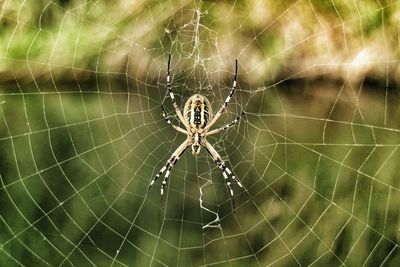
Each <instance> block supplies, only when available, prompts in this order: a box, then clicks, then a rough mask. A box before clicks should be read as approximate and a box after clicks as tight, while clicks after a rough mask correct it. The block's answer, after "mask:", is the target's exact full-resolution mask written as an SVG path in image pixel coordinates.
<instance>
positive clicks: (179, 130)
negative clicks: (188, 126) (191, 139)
mask: <svg viewBox="0 0 400 267" xmlns="http://www.w3.org/2000/svg"><path fill="white" fill-rule="evenodd" d="M161 110H162V113H161V114H162V116H163V118H164V119H165V121H166V122H167V123H168V124H169V125H170V126H171V127H172V128H174V129H175V130H177V131H178V132H181V133H184V134H189V133H188V131H186V130H184V129H182V128H181V127H179V126H176V125H174V124H173V123H172V121H171V120H170V119H169V117H168V115H167V113H166V112H165V109H164V106H163V105H161Z"/></svg>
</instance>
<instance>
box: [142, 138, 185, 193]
mask: <svg viewBox="0 0 400 267" xmlns="http://www.w3.org/2000/svg"><path fill="white" fill-rule="evenodd" d="M189 145H190V139H188V140H186V141H185V142H183V143H182V144H181V145H180V146H179V147H178V148H177V149H176V150H175V151H174V153H172V156H171V157H170V158H169V159H168V160H167V163H166V164H165V165H164V166H163V167H162V168H161V170H160V171H159V172H158V173H157V175H156V176H155V177H154V178H153V179H152V180H151V182H150V185H149V188H148V189H147V191H149V190H150V188H151V187H152V185H153V184H154V182H155V181H157V179H158V178H159V177H160V176H161V175H162V174H163V173H164V172H165V171H167V172H166V173H165V178H164V181H165V184H166V179H168V176H169V174H170V172H171V169H172V167H173V166H174V164H175V163H176V162H177V161H178V159H179V157H180V156H181V155H182V153H183V152H184V151H185V150H186V148H187V147H188V146H189ZM164 181H163V183H162V185H161V199H162V195H163V193H164V188H165V184H164Z"/></svg>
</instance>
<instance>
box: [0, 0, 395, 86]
mask: <svg viewBox="0 0 400 267" xmlns="http://www.w3.org/2000/svg"><path fill="white" fill-rule="evenodd" d="M196 10H199V11H200V14H197V13H196V12H197V11H196ZM398 10H400V9H399V3H398V2H393V1H376V0H367V1H345V0H335V1H331V0H313V1H261V0H251V1H235V4H234V5H232V3H230V2H229V1H216V2H214V1H204V2H203V1H192V0H187V1H184V0H182V1H178V2H176V3H175V4H172V3H171V2H170V1H126V0H119V1H86V2H82V1H68V0H63V1H44V0H38V1H22V0H16V1H5V2H4V3H3V4H2V10H1V14H2V16H1V21H0V23H1V33H0V34H1V36H2V41H1V43H0V46H1V47H0V51H1V57H2V58H3V59H4V60H3V61H2V62H1V65H0V70H1V72H2V75H1V77H2V79H3V80H13V79H24V80H28V81H32V80H35V81H36V82H40V81H47V80H49V79H52V80H79V81H82V80H87V79H91V78H92V79H95V78H98V77H99V76H101V75H103V76H112V77H113V78H117V79H124V77H125V75H126V74H127V75H128V76H129V77H131V78H133V79H139V80H143V79H145V78H149V77H152V78H153V79H156V78H157V77H158V73H159V66H160V65H163V63H164V61H165V54H167V53H169V52H172V53H173V54H175V56H193V54H192V53H191V52H195V51H194V50H196V49H198V50H199V51H197V52H198V53H201V57H202V58H203V59H206V58H208V57H212V56H213V55H215V54H216V53H218V54H219V56H220V57H222V58H223V60H224V62H231V61H232V57H236V56H238V57H239V60H240V61H241V65H242V66H244V68H245V70H246V72H247V73H249V74H251V75H252V77H254V79H252V80H251V81H249V82H251V83H254V81H260V80H262V81H264V82H267V81H271V80H276V79H277V77H278V78H287V77H291V76H293V75H294V76H296V77H302V78H314V77H318V76H321V75H323V76H325V77H326V78H329V79H348V77H351V79H353V80H354V81H359V80H360V79H363V78H365V77H369V78H372V79H374V80H382V79H383V80H385V79H386V78H387V77H389V78H390V79H391V80H393V81H395V82H398V80H397V78H396V77H399V76H400V75H398V74H399V67H398V65H399V64H395V63H396V62H393V60H394V59H398V58H399V45H398V39H399V35H398V30H397V28H398V24H399V22H400V14H399V11H398ZM198 15H199V17H198ZM198 18H200V20H199V22H200V27H198V26H199V25H198V23H197V22H198V21H197V19H198ZM196 28H197V29H198V30H199V37H200V40H201V41H200V42H201V44H196V43H195V42H196V40H194V38H195V36H194V35H195V32H196ZM360 55H364V56H365V55H367V56H365V57H364V58H362V62H359V61H360ZM160 56H162V58H159V57H160ZM206 64H209V65H212V64H215V62H208V63H206ZM383 64H386V66H385V67H384V68H382V66H383ZM355 65H357V67H356V68H355ZM182 68H183V69H186V68H187V66H183V67H182ZM210 68H211V67H210ZM211 69H212V68H211ZM114 75H115V76H114Z"/></svg>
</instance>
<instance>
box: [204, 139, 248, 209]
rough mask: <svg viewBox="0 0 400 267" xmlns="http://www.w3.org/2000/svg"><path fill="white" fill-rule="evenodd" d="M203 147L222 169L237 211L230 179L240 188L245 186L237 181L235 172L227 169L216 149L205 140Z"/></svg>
mask: <svg viewBox="0 0 400 267" xmlns="http://www.w3.org/2000/svg"><path fill="white" fill-rule="evenodd" d="M203 145H204V147H205V148H206V150H207V152H208V153H209V154H210V155H211V157H212V158H213V160H214V162H215V164H217V166H218V168H220V169H221V171H222V175H223V176H224V178H225V183H226V186H227V187H228V189H229V194H230V196H231V199H232V205H233V210H234V211H235V209H236V207H235V199H234V198H233V189H232V186H231V182H230V181H229V177H231V178H232V180H233V181H235V182H236V184H237V185H238V186H239V187H241V188H243V185H242V184H241V183H240V182H239V180H237V179H236V177H235V175H234V174H233V172H232V171H231V170H230V169H229V168H228V167H226V165H225V162H224V161H223V160H222V158H221V156H220V155H219V154H218V152H217V151H216V150H215V149H214V147H213V146H212V145H211V144H210V143H209V142H208V141H207V140H203Z"/></svg>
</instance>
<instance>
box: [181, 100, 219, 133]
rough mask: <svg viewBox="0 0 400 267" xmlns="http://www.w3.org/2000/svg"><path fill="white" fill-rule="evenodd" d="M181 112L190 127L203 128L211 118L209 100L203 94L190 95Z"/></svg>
mask: <svg viewBox="0 0 400 267" xmlns="http://www.w3.org/2000/svg"><path fill="white" fill-rule="evenodd" d="M183 114H184V116H185V119H186V121H187V122H188V123H189V125H190V127H191V128H194V129H203V128H204V127H206V125H207V124H208V123H209V121H210V120H211V119H212V111H211V104H210V101H208V99H207V98H206V97H205V96H202V95H199V94H195V95H192V96H191V97H190V98H189V99H188V101H187V102H186V104H185V108H184V110H183Z"/></svg>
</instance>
